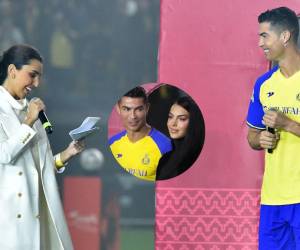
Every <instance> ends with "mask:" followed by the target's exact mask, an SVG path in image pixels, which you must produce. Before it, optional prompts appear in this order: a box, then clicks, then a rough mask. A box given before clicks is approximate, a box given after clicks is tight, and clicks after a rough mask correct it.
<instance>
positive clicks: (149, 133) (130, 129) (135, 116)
mask: <svg viewBox="0 0 300 250" xmlns="http://www.w3.org/2000/svg"><path fill="white" fill-rule="evenodd" d="M148 110H149V102H148V98H147V94H146V91H145V90H144V88H142V87H136V88H134V89H132V90H130V91H129V92H128V93H126V94H125V95H124V96H123V97H122V98H121V99H120V100H119V101H118V104H117V112H118V114H119V115H120V118H121V120H122V123H123V126H124V127H125V130H124V131H122V132H120V133H118V134H116V135H114V136H112V137H111V138H110V139H109V145H110V148H111V151H112V153H113V155H114V157H115V159H116V160H117V161H118V163H119V164H120V166H121V167H123V168H124V169H125V170H126V171H127V172H129V173H130V174H132V175H134V176H136V177H138V178H141V179H144V180H149V181H155V178H156V168H157V165H158V162H159V160H160V158H161V157H162V156H163V155H164V154H165V153H167V152H169V151H171V150H172V144H171V141H170V139H169V138H168V137H167V136H165V135H164V134H162V133H161V132H159V131H158V130H156V129H155V128H152V127H151V126H150V125H148V124H147V121H146V118H147V113H148Z"/></svg>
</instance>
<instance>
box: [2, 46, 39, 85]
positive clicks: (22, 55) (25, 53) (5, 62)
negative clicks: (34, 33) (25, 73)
mask: <svg viewBox="0 0 300 250" xmlns="http://www.w3.org/2000/svg"><path fill="white" fill-rule="evenodd" d="M33 59H36V60H38V61H40V62H41V63H42V62H43V59H42V57H41V55H40V53H39V52H38V51H37V49H35V48H33V47H31V46H29V45H25V44H18V45H14V46H12V47H10V48H9V49H8V50H6V51H4V53H3V55H2V57H1V60H0V85H2V84H3V82H4V81H5V79H6V78H7V68H8V66H9V65H10V64H14V65H15V67H16V68H17V69H21V68H22V66H23V65H28V64H29V63H30V60H33Z"/></svg>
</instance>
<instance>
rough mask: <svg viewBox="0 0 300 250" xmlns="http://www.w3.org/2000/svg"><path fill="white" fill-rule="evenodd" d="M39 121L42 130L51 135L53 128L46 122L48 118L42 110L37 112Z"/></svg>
mask: <svg viewBox="0 0 300 250" xmlns="http://www.w3.org/2000/svg"><path fill="white" fill-rule="evenodd" d="M39 119H40V121H41V123H42V124H43V127H44V129H45V130H46V132H47V134H51V133H52V132H53V127H52V125H51V123H50V122H49V120H48V117H47V116H46V114H45V112H44V110H41V111H40V112H39Z"/></svg>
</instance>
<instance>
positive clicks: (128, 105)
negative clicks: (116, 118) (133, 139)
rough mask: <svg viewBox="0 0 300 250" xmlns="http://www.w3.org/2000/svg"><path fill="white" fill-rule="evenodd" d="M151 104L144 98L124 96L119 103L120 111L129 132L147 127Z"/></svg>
mask: <svg viewBox="0 0 300 250" xmlns="http://www.w3.org/2000/svg"><path fill="white" fill-rule="evenodd" d="M148 109H149V106H148V105H147V104H146V103H145V101H144V99H143V98H139V97H127V96H123V97H122V98H121V100H120V101H119V103H118V113H119V114H120V117H121V120H122V122H123V125H124V127H125V129H126V131H127V132H139V131H141V130H142V129H144V128H145V127H146V117H147V112H148Z"/></svg>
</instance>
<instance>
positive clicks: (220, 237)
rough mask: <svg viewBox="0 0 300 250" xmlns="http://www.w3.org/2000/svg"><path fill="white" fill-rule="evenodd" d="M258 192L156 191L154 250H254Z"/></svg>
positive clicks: (179, 189)
mask: <svg viewBox="0 0 300 250" xmlns="http://www.w3.org/2000/svg"><path fill="white" fill-rule="evenodd" d="M258 204H259V190H257V189H197V188H159V187H158V188H157V195H156V249H157V250H168V249H169V250H175V249H176V250H185V249H186V250H188V249H199V250H200V249H201V250H202V249H203V250H206V249H215V250H217V249H220V250H221V249H222V250H225V249H226V250H238V249H241V250H250V249H251V250H254V249H257V221H258V216H259V210H258V207H259V206H258Z"/></svg>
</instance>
